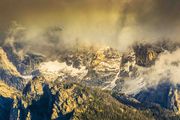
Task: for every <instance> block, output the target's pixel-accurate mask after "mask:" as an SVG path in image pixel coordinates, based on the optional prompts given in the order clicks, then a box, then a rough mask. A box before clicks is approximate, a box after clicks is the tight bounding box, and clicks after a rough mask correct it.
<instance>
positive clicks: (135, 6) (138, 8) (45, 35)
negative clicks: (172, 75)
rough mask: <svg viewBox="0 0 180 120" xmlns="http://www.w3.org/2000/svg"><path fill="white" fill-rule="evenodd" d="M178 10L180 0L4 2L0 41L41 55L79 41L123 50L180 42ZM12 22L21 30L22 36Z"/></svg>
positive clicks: (1, 11) (179, 15)
mask: <svg viewBox="0 0 180 120" xmlns="http://www.w3.org/2000/svg"><path fill="white" fill-rule="evenodd" d="M179 6H180V1H179V0H146V1H144V0H99V1H95V0H83V1H73V0H61V1H56V0H51V1H50V0H43V1H42V0H39V1H35V0H31V1H24V0H21V1H20V2H19V1H17V0H14V1H10V0H2V1H1V4H0V14H1V17H0V22H1V25H0V31H1V34H0V35H1V37H0V38H1V41H4V40H5V39H6V40H7V39H13V41H18V42H21V43H23V44H24V45H27V48H28V49H30V50H40V51H42V49H41V48H47V51H48V49H51V47H50V48H48V47H47V46H52V47H54V46H55V47H54V48H55V49H61V48H64V47H65V46H66V47H72V46H75V45H76V44H77V41H78V44H81V45H85V46H98V47H104V46H110V47H114V48H117V49H119V50H121V51H123V50H126V49H127V47H129V46H131V45H132V44H134V42H154V41H155V42H156V41H159V40H161V39H163V38H168V39H170V40H171V41H176V42H179V41H180V40H179V38H180V35H179V34H178V33H179V32H180V28H179V27H178V26H180V14H179V11H180V7H179ZM13 21H15V23H17V24H18V27H19V26H21V28H22V27H23V28H24V30H23V32H22V30H21V35H17V34H19V32H17V31H16V30H17V26H16V27H14V22H13ZM12 22H13V24H12ZM12 29H14V32H13V34H12V33H11V35H10V34H9V32H8V31H9V30H10V31H11V32H12V31H13V30H12ZM18 29H19V28H18ZM13 35H14V36H16V37H12V36H13ZM17 36H18V37H17Z"/></svg>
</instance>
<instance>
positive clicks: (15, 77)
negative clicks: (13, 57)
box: [0, 48, 24, 89]
mask: <svg viewBox="0 0 180 120" xmlns="http://www.w3.org/2000/svg"><path fill="white" fill-rule="evenodd" d="M0 79H1V80H3V81H4V82H5V83H7V84H8V85H9V86H13V87H15V88H17V89H23V87H24V79H23V78H22V77H21V74H20V73H19V72H18V70H17V69H16V67H15V66H14V65H13V64H12V63H11V62H10V61H9V59H8V57H7V54H6V53H5V52H4V50H3V49H2V48H0Z"/></svg>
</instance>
